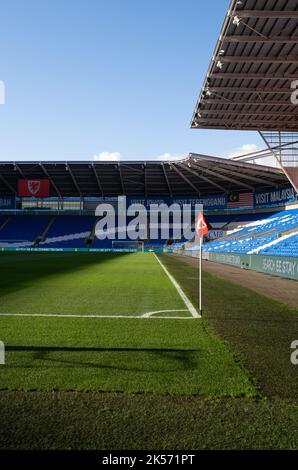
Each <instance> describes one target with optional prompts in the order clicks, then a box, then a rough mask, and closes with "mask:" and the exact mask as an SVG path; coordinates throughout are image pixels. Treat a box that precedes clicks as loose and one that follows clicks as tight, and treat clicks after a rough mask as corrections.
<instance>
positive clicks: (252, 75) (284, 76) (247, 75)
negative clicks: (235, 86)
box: [210, 72, 297, 91]
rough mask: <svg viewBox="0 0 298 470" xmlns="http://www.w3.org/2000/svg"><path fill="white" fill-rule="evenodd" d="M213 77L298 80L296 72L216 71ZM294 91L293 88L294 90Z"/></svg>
mask: <svg viewBox="0 0 298 470" xmlns="http://www.w3.org/2000/svg"><path fill="white" fill-rule="evenodd" d="M210 78H211V79H216V78H218V79H219V78H229V79H239V80H246V79H250V80H297V75H295V74H292V75H291V74H282V75H280V74H274V73H271V74H268V73H267V74H264V73H263V72H262V73H250V72H243V73H230V72H215V73H212V74H211V76H210ZM292 91H293V90H292Z"/></svg>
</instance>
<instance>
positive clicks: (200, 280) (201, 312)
mask: <svg viewBox="0 0 298 470" xmlns="http://www.w3.org/2000/svg"><path fill="white" fill-rule="evenodd" d="M202 240H203V237H202V236H200V260H199V311H200V315H201V316H202V315H203V308H202V252H203V250H202V245H203V243H202Z"/></svg>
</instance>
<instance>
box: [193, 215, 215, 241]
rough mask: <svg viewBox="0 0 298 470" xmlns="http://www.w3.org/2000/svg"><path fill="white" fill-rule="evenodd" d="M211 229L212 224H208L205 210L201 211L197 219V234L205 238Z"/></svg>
mask: <svg viewBox="0 0 298 470" xmlns="http://www.w3.org/2000/svg"><path fill="white" fill-rule="evenodd" d="M210 229H211V226H210V225H209V224H208V222H207V220H206V219H205V217H204V214H203V211H200V212H199V215H198V218H197V221H196V234H197V235H198V237H200V238H204V237H205V235H207V233H208V232H209V230H210Z"/></svg>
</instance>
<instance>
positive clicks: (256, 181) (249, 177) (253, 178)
mask: <svg viewBox="0 0 298 470" xmlns="http://www.w3.org/2000/svg"><path fill="white" fill-rule="evenodd" d="M217 169H218V171H223V172H228V173H229V174H230V175H233V176H236V177H240V178H245V179H247V180H250V181H254V182H255V183H260V184H264V185H265V186H272V181H271V182H269V181H268V180H264V179H263V178H259V177H257V176H252V175H248V174H247V173H245V174H243V173H239V172H238V171H233V170H226V169H225V168H222V167H217ZM221 174H222V173H221Z"/></svg>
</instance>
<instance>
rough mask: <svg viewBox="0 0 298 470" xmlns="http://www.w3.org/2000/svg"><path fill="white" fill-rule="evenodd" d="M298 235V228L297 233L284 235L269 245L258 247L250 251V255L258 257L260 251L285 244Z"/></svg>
mask: <svg viewBox="0 0 298 470" xmlns="http://www.w3.org/2000/svg"><path fill="white" fill-rule="evenodd" d="M296 235H298V230H297V228H296V230H295V231H292V233H289V234H287V235H283V236H282V237H279V238H276V239H275V240H272V241H271V242H269V243H265V244H264V245H261V246H258V247H257V248H254V249H253V250H251V251H248V253H247V254H248V255H257V254H258V253H259V252H260V251H263V250H266V249H267V248H270V247H272V246H276V245H279V244H280V243H283V242H284V241H285V240H288V239H289V238H291V237H294V236H296Z"/></svg>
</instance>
